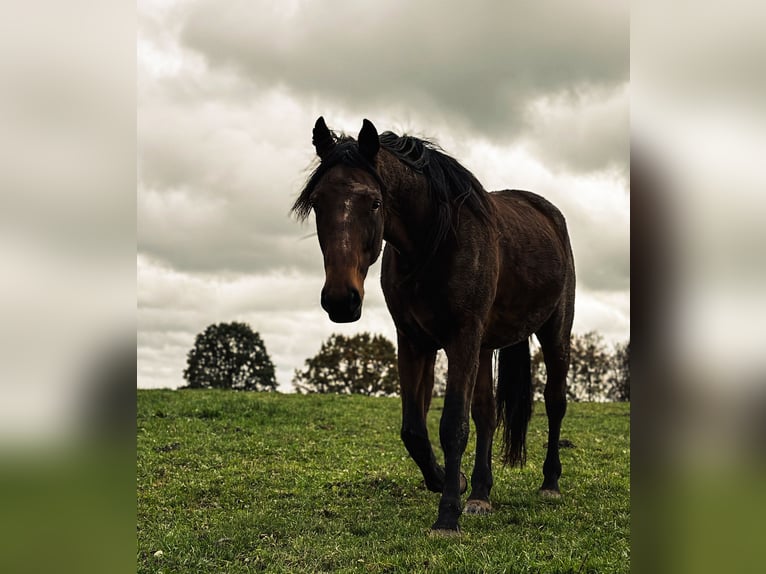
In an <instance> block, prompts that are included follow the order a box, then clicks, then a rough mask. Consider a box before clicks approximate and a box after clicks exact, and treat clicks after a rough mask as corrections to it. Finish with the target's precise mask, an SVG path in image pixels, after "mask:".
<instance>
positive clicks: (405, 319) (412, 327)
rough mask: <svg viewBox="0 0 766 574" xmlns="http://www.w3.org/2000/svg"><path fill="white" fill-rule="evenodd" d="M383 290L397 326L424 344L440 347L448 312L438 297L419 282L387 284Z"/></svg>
mask: <svg viewBox="0 0 766 574" xmlns="http://www.w3.org/2000/svg"><path fill="white" fill-rule="evenodd" d="M383 292H384V294H385V296H386V302H387V304H388V309H389V311H390V313H391V317H392V318H393V320H394V323H395V324H396V327H397V329H399V330H400V331H402V332H403V333H404V334H405V335H406V336H407V337H408V338H410V339H412V340H416V341H419V342H421V343H422V344H423V345H424V346H433V347H443V346H444V344H445V340H446V338H447V334H448V331H449V328H450V327H449V313H448V311H447V309H446V306H445V304H444V303H443V302H442V301H441V297H440V296H439V294H438V293H435V292H433V290H428V289H423V288H422V287H421V286H419V285H413V286H410V288H409V289H396V288H393V287H390V288H389V289H386V286H385V285H384V288H383Z"/></svg>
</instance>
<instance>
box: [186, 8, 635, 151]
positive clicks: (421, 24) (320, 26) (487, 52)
mask: <svg viewBox="0 0 766 574" xmlns="http://www.w3.org/2000/svg"><path fill="white" fill-rule="evenodd" d="M628 38H629V34H628V3H627V2H610V3H607V4H605V3H603V2H596V1H591V2H577V3H572V2H555V3H551V2H546V3H525V4H524V5H523V8H522V7H520V6H519V4H518V3H510V2H493V1H491V0H485V1H480V2H472V3H470V4H466V3H464V2H460V3H455V4H451V3H446V2H442V1H438V0H431V1H428V2H418V3H417V4H413V3H410V2H404V1H398V2H386V3H385V4H381V5H378V6H372V5H370V4H363V3H359V2H336V3H333V8H332V9H328V7H327V6H326V5H323V4H318V3H307V4H302V5H300V8H299V9H297V10H294V11H291V10H287V9H277V8H271V9H269V8H266V7H263V6H261V7H260V8H259V9H257V10H256V9H254V8H253V3H252V2H249V1H235V2H230V3H227V4H226V6H225V7H222V6H221V3H220V2H216V1H203V2H198V3H196V4H194V6H193V7H192V8H191V9H190V11H189V13H188V15H187V17H186V19H185V20H184V22H183V25H182V33H181V39H182V41H183V43H184V45H185V46H186V47H188V48H190V49H192V50H194V51H195V52H197V53H199V54H201V55H203V56H204V57H205V58H206V60H207V61H208V62H209V64H210V66H211V67H214V68H229V69H232V70H236V71H237V72H238V73H240V74H241V75H242V76H244V77H246V78H248V79H249V80H250V81H251V82H252V83H253V84H255V85H258V86H269V85H274V84H277V85H283V86H286V87H287V88H289V89H290V90H291V91H293V92H294V93H296V94H302V95H307V96H309V97H317V96H318V97H322V98H325V99H327V100H330V101H334V102H340V103H342V105H343V106H344V107H346V108H348V109H351V110H354V111H355V112H357V113H359V114H367V115H369V114H371V113H372V111H374V110H376V109H379V108H381V107H383V108H385V109H391V108H392V107H393V108H394V109H397V110H400V111H403V110H407V109H412V108H415V109H419V110H428V112H427V113H426V114H425V115H426V117H427V118H428V119H429V120H431V121H437V120H439V119H441V121H442V122H443V123H448V124H453V125H456V126H457V127H459V128H461V129H469V130H470V131H471V132H472V133H474V134H481V135H489V136H491V137H493V138H494V139H496V140H498V141H501V142H508V141H512V140H514V139H515V138H517V137H518V136H519V132H521V131H525V130H527V129H529V128H530V125H529V122H528V119H527V110H528V107H529V105H530V104H531V103H532V102H534V101H535V100H536V99H537V98H539V97H540V96H543V95H550V94H558V95H566V94H570V93H573V92H574V91H575V90H582V89H595V88H598V89H602V90H603V89H612V88H614V87H616V86H620V85H622V84H624V83H625V82H626V81H627V79H628V57H629V41H628ZM429 116H430V117H429ZM440 123H441V122H440Z"/></svg>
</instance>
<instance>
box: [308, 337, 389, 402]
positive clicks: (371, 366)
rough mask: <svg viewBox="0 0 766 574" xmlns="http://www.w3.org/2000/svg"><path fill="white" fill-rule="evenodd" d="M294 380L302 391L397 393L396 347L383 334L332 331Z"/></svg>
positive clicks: (375, 394)
mask: <svg viewBox="0 0 766 574" xmlns="http://www.w3.org/2000/svg"><path fill="white" fill-rule="evenodd" d="M293 384H294V385H295V388H296V389H297V390H298V392H300V393H338V394H350V393H357V394H362V395H368V396H369V395H373V396H391V395H396V394H397V393H398V392H399V377H398V374H397V369H396V349H395V348H394V345H393V343H391V341H389V340H388V339H386V338H385V337H383V336H382V335H375V336H371V335H370V334H369V333H360V334H358V335H354V336H352V337H345V336H343V335H338V334H335V335H331V336H330V338H329V339H327V341H325V342H324V343H322V347H321V348H320V349H319V352H318V353H317V354H316V355H315V356H314V357H312V358H310V359H306V368H305V369H304V370H303V371H301V370H298V369H296V371H295V377H294V378H293Z"/></svg>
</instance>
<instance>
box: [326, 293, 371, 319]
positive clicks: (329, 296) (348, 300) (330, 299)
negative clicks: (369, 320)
mask: <svg viewBox="0 0 766 574" xmlns="http://www.w3.org/2000/svg"><path fill="white" fill-rule="evenodd" d="M322 309H324V310H325V311H327V314H328V315H329V317H330V321H332V322H333V323H352V322H354V321H358V320H359V318H360V317H361V316H362V296H361V295H360V294H359V291H358V290H357V289H355V288H354V287H349V288H348V289H347V290H345V291H341V292H336V291H332V292H331V291H330V290H328V289H327V287H325V288H324V289H322Z"/></svg>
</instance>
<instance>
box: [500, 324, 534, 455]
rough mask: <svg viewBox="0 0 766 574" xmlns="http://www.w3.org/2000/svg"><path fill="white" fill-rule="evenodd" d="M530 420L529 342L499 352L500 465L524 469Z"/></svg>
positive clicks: (530, 371) (526, 340) (530, 378)
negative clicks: (501, 441) (522, 467)
mask: <svg viewBox="0 0 766 574" xmlns="http://www.w3.org/2000/svg"><path fill="white" fill-rule="evenodd" d="M531 417H532V365H531V360H530V355H529V339H525V340H523V341H521V342H520V343H516V344H515V345H512V346H510V347H506V348H504V349H500V356H499V358H498V366H497V420H498V421H499V422H500V421H501V422H502V424H503V427H504V431H503V462H504V463H505V464H510V465H511V466H519V467H521V466H524V463H525V462H526V461H527V427H528V426H529V419H530V418H531Z"/></svg>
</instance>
